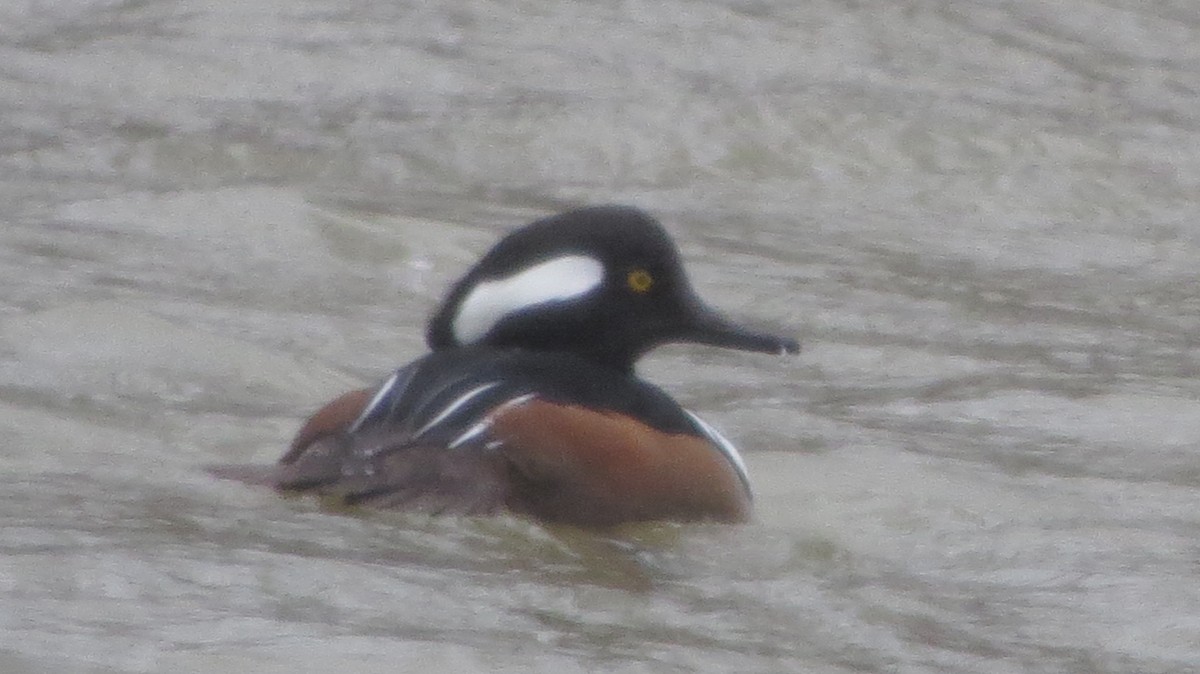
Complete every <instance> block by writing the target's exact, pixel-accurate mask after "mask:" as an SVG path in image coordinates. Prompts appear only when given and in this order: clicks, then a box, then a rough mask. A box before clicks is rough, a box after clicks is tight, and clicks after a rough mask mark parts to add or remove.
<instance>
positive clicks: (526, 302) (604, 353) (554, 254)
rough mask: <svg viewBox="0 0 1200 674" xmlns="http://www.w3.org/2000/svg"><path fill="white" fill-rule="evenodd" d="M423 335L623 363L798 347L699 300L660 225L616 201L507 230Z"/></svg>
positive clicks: (442, 341) (443, 344) (448, 342)
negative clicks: (686, 351)
mask: <svg viewBox="0 0 1200 674" xmlns="http://www.w3.org/2000/svg"><path fill="white" fill-rule="evenodd" d="M426 340H427V341H428V343H429V346H430V348H432V349H435V350H436V349H447V348H455V347H463V346H472V345H488V346H495V347H501V348H521V349H531V350H542V351H567V352H571V353H575V354H578V355H580V356H583V357H585V358H588V359H590V360H593V361H596V362H599V363H602V364H605V365H608V366H611V367H616V368H619V369H622V370H630V369H632V367H633V363H634V362H635V361H636V360H637V359H638V357H639V356H641V355H642V354H643V353H645V352H646V351H648V350H650V349H652V348H654V347H655V346H657V345H659V344H663V343H665V342H696V343H700V344H709V345H713V346H722V347H726V348H731V349H741V350H744V351H759V352H764V353H795V352H796V351H798V350H799V345H798V344H797V343H796V340H794V339H790V338H787V337H776V336H773V335H768V334H764V333H761V332H755V331H752V330H749V329H747V328H744V327H742V326H739V325H737V324H735V323H733V322H731V321H729V320H728V319H726V318H725V317H724V316H722V315H721V314H719V313H717V312H716V311H715V310H713V309H711V308H709V307H708V306H707V305H706V304H704V302H702V301H701V300H700V298H699V297H698V296H697V295H696V293H695V291H694V290H693V289H692V286H691V284H690V283H689V282H688V279H687V276H686V274H685V273H684V271H683V265H682V263H681V261H680V258H679V251H678V250H677V249H676V248H675V244H674V243H673V242H672V241H671V239H670V238H669V237H668V236H667V233H666V231H665V230H664V229H663V228H662V225H660V224H659V223H658V221H656V220H655V219H654V218H652V217H650V216H649V215H647V214H646V213H643V212H642V211H640V210H638V209H635V208H629V207H622V206H597V207H591V208H583V209H579V210H574V211H569V212H566V213H562V214H560V215H555V216H552V217H548V218H544V219H541V220H538V221H536V222H533V223H531V224H529V225H526V226H524V227H522V228H520V229H518V230H516V231H514V232H512V233H510V234H508V235H507V236H505V237H504V238H503V239H501V240H500V241H499V242H498V243H496V245H495V246H494V247H493V248H492V249H491V250H490V251H488V253H487V254H486V255H484V256H483V258H482V259H481V260H480V261H479V262H478V264H476V265H475V266H474V267H473V268H471V270H470V271H469V272H467V274H466V275H465V276H464V277H462V278H461V279H460V280H459V281H458V282H457V283H455V285H454V287H453V288H451V290H450V293H449V295H447V297H446V299H445V300H444V301H443V302H442V305H441V307H440V308H439V309H438V310H437V312H436V313H435V314H434V316H433V318H432V319H431V321H430V323H429V328H428V330H427V333H426Z"/></svg>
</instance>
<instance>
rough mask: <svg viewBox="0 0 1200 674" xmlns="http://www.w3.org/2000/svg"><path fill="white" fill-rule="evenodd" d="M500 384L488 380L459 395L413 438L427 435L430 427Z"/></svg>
mask: <svg viewBox="0 0 1200 674" xmlns="http://www.w3.org/2000/svg"><path fill="white" fill-rule="evenodd" d="M499 385H500V382H498V381H493V382H488V383H486V384H480V385H479V386H476V387H475V388H473V389H471V390H470V391H467V392H466V393H464V394H462V395H461V396H459V397H458V399H457V400H455V401H454V402H452V403H450V404H449V405H447V406H446V409H444V410H442V412H441V414H438V415H437V416H436V417H434V418H433V419H431V420H430V421H429V423H427V424H425V425H424V426H422V427H421V429H420V430H418V431H417V432H416V433H414V434H413V439H414V440H415V439H417V438H419V437H421V436H422V435H425V433H426V432H428V431H429V429H431V428H433V427H434V426H437V425H438V424H440V423H441V422H442V421H444V420H445V419H446V417H449V416H450V415H451V414H454V412H455V411H456V410H458V409H459V408H461V407H462V406H463V405H466V404H467V403H469V402H471V401H472V400H473V399H475V398H476V397H478V396H479V395H481V394H483V393H486V392H487V391H489V390H491V389H493V388H495V387H496V386H499Z"/></svg>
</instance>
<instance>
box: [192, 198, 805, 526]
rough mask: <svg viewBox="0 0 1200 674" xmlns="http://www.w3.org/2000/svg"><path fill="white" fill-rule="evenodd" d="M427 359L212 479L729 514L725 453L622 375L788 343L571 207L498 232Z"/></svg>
mask: <svg viewBox="0 0 1200 674" xmlns="http://www.w3.org/2000/svg"><path fill="white" fill-rule="evenodd" d="M426 341H427V342H428V344H429V347H430V349H431V351H430V353H428V354H426V355H425V356H422V357H421V358H418V359H417V360H415V361H413V362H412V363H409V364H408V365H405V366H404V367H402V368H400V369H399V370H397V371H396V372H395V373H394V374H392V375H391V377H389V378H388V379H387V380H386V381H385V382H383V384H382V385H380V386H379V387H377V388H375V389H362V390H358V391H352V392H350V393H347V394H344V395H342V396H341V397H339V398H337V399H335V400H333V401H332V402H330V403H328V404H327V405H325V406H324V407H322V408H321V409H320V410H318V411H317V412H316V413H315V414H313V415H312V416H311V417H310V418H309V419H308V420H307V422H306V423H305V424H304V426H303V427H302V428H301V429H300V432H299V433H298V434H297V435H296V437H295V439H294V440H293V441H292V443H291V447H290V448H289V449H288V451H287V453H285V454H284V456H283V457H282V458H281V459H280V461H279V463H278V464H277V465H275V466H270V467H249V466H226V467H220V468H216V469H214V472H215V473H216V474H218V475H220V476H222V477H230V478H234V479H239V480H243V481H247V482H254V483H260V484H269V485H270V486H273V487H274V488H276V489H278V490H280V491H283V492H294V493H313V494H317V495H320V496H321V497H323V498H325V499H332V501H333V502H334V503H336V504H339V505H345V506H356V505H363V506H374V507H383V508H399V509H411V510H421V511H426V512H446V513H461V514H488V513H496V512H503V511H508V512H513V513H517V514H522V515H527V516H532V517H535V518H538V519H541V520H544V521H552V522H567V523H573V524H580V525H593V526H605V525H612V524H619V523H623V522H634V521H647V520H675V521H693V520H716V521H726V522H737V521H743V520H745V519H747V518H748V517H749V515H750V511H751V494H750V484H749V480H748V478H747V475H746V468H745V465H744V464H743V463H742V459H741V456H740V455H739V454H738V451H737V449H735V448H734V446H733V445H732V444H731V443H730V442H729V441H728V440H726V439H725V438H724V437H722V436H721V435H720V434H719V433H718V432H717V431H716V430H715V429H714V428H713V427H712V426H710V425H708V424H707V423H705V422H704V421H703V420H701V419H700V418H699V417H698V416H696V415H695V414H693V413H691V412H689V411H687V410H685V409H683V408H682V407H680V406H679V404H678V403H676V402H675V401H674V400H672V399H671V397H670V396H668V395H667V394H666V393H665V392H663V391H662V390H661V389H659V388H658V387H656V386H654V385H653V384H650V383H648V382H646V381H643V380H642V379H640V378H638V377H637V376H636V375H635V374H634V373H633V366H634V363H635V361H637V359H638V358H639V357H640V356H641V355H642V354H644V353H645V352H647V351H648V350H650V349H651V348H653V347H655V346H657V345H659V344H662V343H664V342H697V343H701V344H709V345H714V346H722V347H728V348H733V349H742V350H746V351H758V352H765V353H779V354H783V353H795V352H797V351H798V350H799V346H798V344H797V343H796V341H795V340H792V339H788V338H783V337H774V336H771V335H767V334H762V333H757V332H752V331H750V330H747V329H745V328H742V327H740V326H737V325H735V324H733V323H731V322H729V321H728V320H726V319H725V318H723V317H722V316H721V315H720V314H718V313H716V312H715V311H713V310H712V309H710V308H708V307H707V306H706V305H705V304H704V303H703V302H702V301H701V300H700V299H699V297H697V296H696V294H695V292H694V291H693V290H692V287H691V284H690V283H689V282H688V279H687V277H686V276H685V274H684V271H683V266H682V264H681V262H680V258H679V253H678V251H677V250H676V248H675V245H674V244H673V243H672V242H671V240H670V238H669V237H668V236H667V233H666V232H665V231H664V230H663V228H662V226H661V225H660V224H659V223H658V222H657V221H656V220H655V219H654V218H652V217H650V216H649V215H647V214H645V213H643V212H642V211H640V210H637V209H634V208H628V207H618V206H600V207H592V208H583V209H579V210H574V211H570V212H567V213H563V214H560V215H556V216H552V217H548V218H544V219H541V220H538V221H536V222H533V223H531V224H529V225H526V226H524V227H522V228H520V229H517V230H516V231H514V232H512V233H510V234H508V235H507V236H505V237H504V238H503V239H501V240H500V241H499V242H498V243H497V244H496V245H495V246H494V247H493V248H492V249H491V250H490V251H489V252H488V253H487V254H486V255H484V256H483V259H481V260H480V261H479V263H478V264H476V265H475V266H474V267H473V268H472V269H471V270H470V271H468V272H467V274H466V276H464V277H463V278H462V279H460V280H459V281H458V282H457V283H456V284H455V285H454V286H453V287H452V288H451V290H450V293H449V295H447V297H446V299H445V300H444V301H443V302H442V305H441V307H440V308H439V309H438V310H437V312H436V313H435V314H434V316H433V318H432V320H431V321H430V323H429V327H428V329H427V331H426Z"/></svg>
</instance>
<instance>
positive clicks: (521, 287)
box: [451, 255, 604, 345]
mask: <svg viewBox="0 0 1200 674" xmlns="http://www.w3.org/2000/svg"><path fill="white" fill-rule="evenodd" d="M603 282H604V265H603V264H601V263H600V261H599V260H597V259H595V258H592V257H587V256H586V255H566V256H563V257H556V258H554V259H552V260H547V261H545V262H542V263H541V264H536V265H534V266H532V267H527V268H525V269H522V270H520V271H518V272H517V273H515V274H513V275H511V276H505V277H502V278H497V279H493V280H490V281H483V282H482V283H480V284H479V285H477V286H475V287H474V288H472V289H471V290H470V291H469V292H468V293H467V294H466V295H465V296H464V297H463V299H462V302H461V303H459V305H458V311H457V313H456V314H455V316H454V322H453V323H452V324H451V325H452V327H453V328H454V339H456V340H457V341H458V343H459V344H460V345H466V344H472V343H474V342H476V341H478V340H479V339H481V338H482V337H483V336H484V335H486V334H487V332H488V330H491V329H492V327H493V326H495V325H496V324H497V323H499V322H500V321H501V320H502V319H503V318H504V317H505V316H507V315H509V314H511V313H514V312H517V311H520V310H521V309H526V308H528V307H533V306H537V305H539V304H546V303H548V302H562V301H565V300H569V299H573V298H576V297H581V296H583V295H586V294H588V293H589V292H591V291H592V290H594V289H596V288H599V287H600V285H601V284H602V283H603Z"/></svg>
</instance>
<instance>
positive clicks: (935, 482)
mask: <svg viewBox="0 0 1200 674" xmlns="http://www.w3.org/2000/svg"><path fill="white" fill-rule="evenodd" d="M1197 45H1200V9H1198V8H1197V6H1195V4H1194V3H1191V2H1183V1H1178V2H1155V3H1136V2H1101V1H1099V0H1069V1H1066V2H1056V3H1045V2H1036V1H1034V0H1022V1H1021V2H1013V3H1005V4H1002V5H997V4H995V3H989V2H981V1H973V0H968V1H963V2H956V3H942V2H932V1H914V2H908V3H899V4H897V3H890V4H889V3H883V4H881V3H856V2H844V1H827V2H821V1H816V2H805V3H790V2H740V1H734V0H715V1H712V2H692V1H688V2H684V1H682V0H681V1H676V2H670V1H668V2H637V1H632V2H604V3H595V2H539V1H534V0H530V1H526V2H509V3H497V2H483V1H482V0H457V1H455V2H443V3H436V4H435V5H434V6H431V7H427V6H425V4H423V3H408V2H396V1H386V2H385V1H381V0H357V1H355V0H349V1H343V2H338V3H328V2H315V1H311V0H310V1H305V0H300V1H297V0H288V1H286V2H283V1H280V2H270V1H267V2H256V3H238V2H219V1H218V2H208V3H191V2H186V1H181V0H173V1H167V2H156V3H139V2H120V1H107V0H94V1H92V0H80V1H66V0H57V1H55V2H42V3H17V4H15V5H12V6H7V7H5V8H2V9H0V63H3V64H4V65H3V66H0V203H2V204H3V209H0V287H2V288H3V289H4V291H3V292H0V429H3V431H4V437H5V438H6V439H5V441H4V442H3V444H2V445H0V446H2V447H3V451H0V468H2V470H0V522H2V523H3V524H0V669H3V670H4V671H10V672H41V671H87V672H155V671H174V672H220V671H229V672H235V671H236V672H241V671H261V672H295V671H314V672H316V671H329V670H331V669H335V668H337V669H345V668H354V669H356V670H358V671H363V672H385V671H387V672H393V671H409V670H416V669H420V670H422V671H456V672H469V671H496V670H498V669H504V668H512V669H514V670H518V671H546V672H564V671H565V672H571V671H622V672H626V671H646V672H663V671H739V672H754V671H761V672H776V671H805V672H862V671H879V672H884V671H886V672H967V671H979V672H1114V673H1116V672H1132V671H1136V672H1143V673H1152V672H1180V671H1189V670H1192V669H1200V590H1198V589H1197V588H1200V565H1198V560H1200V543H1197V541H1200V515H1197V512H1198V511H1197V507H1196V504H1197V502H1198V496H1200V458H1198V457H1197V450H1198V449H1200V355H1198V353H1200V352H1198V346H1200V344H1198V338H1197V335H1198V334H1200V295H1198V294H1197V290H1196V288H1197V287H1200V285H1198V284H1200V206H1198V203H1197V199H1196V196H1195V195H1196V194H1200V48H1198V47H1197ZM605 202H623V203H633V204H637V205H640V206H642V207H644V208H647V209H649V210H651V211H652V212H654V213H655V214H656V215H658V216H660V217H661V218H662V219H663V220H664V221H665V222H666V224H667V226H668V228H669V229H670V230H671V231H672V233H673V234H674V235H675V236H676V237H677V239H678V240H679V242H680V245H681V247H682V249H683V253H684V256H685V258H686V259H687V262H688V265H689V267H690V269H691V273H692V275H693V276H694V278H695V281H696V284H697V286H698V287H699V289H700V291H701V293H702V294H703V295H704V296H706V297H707V298H708V299H709V300H710V301H711V302H712V303H713V304H714V305H717V306H720V307H723V308H726V309H727V310H728V311H729V312H730V313H732V314H735V315H737V316H739V317H741V318H745V319H749V320H751V321H753V322H757V323H758V324H759V325H761V326H762V327H765V328H770V329H775V330H781V331H787V332H792V333H794V334H795V335H796V336H797V337H798V338H799V339H800V340H801V341H802V343H803V345H804V351H803V352H802V353H801V354H800V356H798V357H795V358H790V359H780V358H772V357H768V356H759V355H753V354H741V353H725V352H720V351H715V350H712V349H706V348H703V347H682V346H673V347H666V348H663V349H660V350H659V351H656V352H655V353H654V354H653V355H652V356H651V357H650V358H648V359H647V360H646V361H645V362H644V363H643V365H642V367H641V372H642V373H643V374H644V375H645V376H646V377H648V378H650V379H652V380H654V381H655V382H658V383H660V384H662V385H663V386H664V387H666V388H667V389H668V390H670V391H671V392H672V393H674V394H675V395H676V396H677V397H678V398H679V399H680V400H681V401H682V402H684V403H685V405H687V406H688V407H691V408H693V409H696V410H697V411H699V412H700V413H701V414H702V415H704V416H705V417H706V418H707V419H709V420H710V421H712V422H713V423H715V424H716V425H717V426H719V427H720V428H722V429H723V430H724V431H725V432H726V434H727V435H729V436H730V437H731V438H733V439H734V440H735V441H736V442H738V443H739V444H740V445H741V446H742V448H743V452H744V454H745V455H746V458H747V462H748V464H749V468H750V472H751V476H752V479H753V481H754V484H755V488H756V492H757V517H756V520H755V521H754V522H753V523H752V524H750V525H747V526H743V527H723V526H688V527H676V526H657V527H647V528H639V529H634V530H631V531H625V532H618V533H614V534H610V535H596V534H590V533H585V532H578V531H573V530H569V529H547V528H543V527H540V526H537V525H534V524H530V523H526V522H521V521H516V520H510V519H499V520H484V521H477V520H460V519H453V518H449V519H430V518H424V517H413V516H405V515H397V514H386V515H368V516H359V517H350V516H345V515H339V514H332V513H327V512H322V511H321V510H319V509H318V508H317V507H316V506H315V505H314V504H312V503H308V502H305V501H302V500H285V499H280V498H278V497H276V496H275V495H273V494H270V493H263V492H258V491H255V490H253V489H248V488H245V487H243V486H239V485H235V484H225V483H219V482H215V481H213V480H211V479H209V478H208V477H207V476H206V475H205V474H204V473H203V472H202V471H201V470H200V468H199V467H200V466H202V465H204V464H207V463H214V462H228V461H247V460H259V461H270V460H274V459H275V458H276V457H277V456H278V454H279V453H280V452H281V451H282V448H283V446H284V445H285V444H286V442H287V440H288V439H289V437H290V435H291V434H292V433H293V432H294V431H295V429H296V427H297V425H298V423H299V420H300V419H301V418H302V417H303V416H304V415H305V414H306V413H307V412H308V411H310V410H311V409H313V408H314V407H315V406H316V405H319V404H320V403H321V402H323V401H324V400H327V399H328V398H330V397H331V396H332V395H334V394H336V393H338V392H340V391H341V390H343V389H345V388H348V387H352V386H359V385H363V384H364V383H369V382H372V381H376V380H378V379H380V378H381V377H383V376H385V375H386V373H387V372H388V371H389V370H391V369H392V368H393V367H395V366H396V365H398V364H400V363H403V362H405V361H407V360H409V359H411V358H413V357H415V356H416V355H418V354H419V353H420V352H421V351H422V349H423V345H422V340H421V335H422V333H423V323H424V321H425V319H426V317H427V316H428V313H429V312H430V310H431V309H432V307H433V306H434V304H435V303H436V301H437V300H438V298H439V297H440V294H441V293H442V292H443V291H444V289H445V288H446V286H447V284H448V283H449V282H451V281H452V280H453V279H454V278H455V277H456V276H457V275H458V274H459V273H461V272H462V270H463V269H465V268H466V267H467V266H468V265H469V264H470V263H471V262H472V260H473V259H474V258H475V257H476V256H478V255H479V254H480V253H481V252H482V251H483V250H485V249H486V248H487V246H488V245H489V244H490V243H491V242H492V241H494V240H495V239H496V238H497V237H498V236H500V235H501V234H502V233H503V232H504V231H507V230H508V229H510V228H512V227H515V226H517V225H519V224H520V223H522V222H525V221H527V220H529V219H532V218H535V217H539V216H541V215H544V214H547V213H550V212H555V211H558V210H562V209H565V208H568V207H570V206H573V205H577V204H584V203H605Z"/></svg>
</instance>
